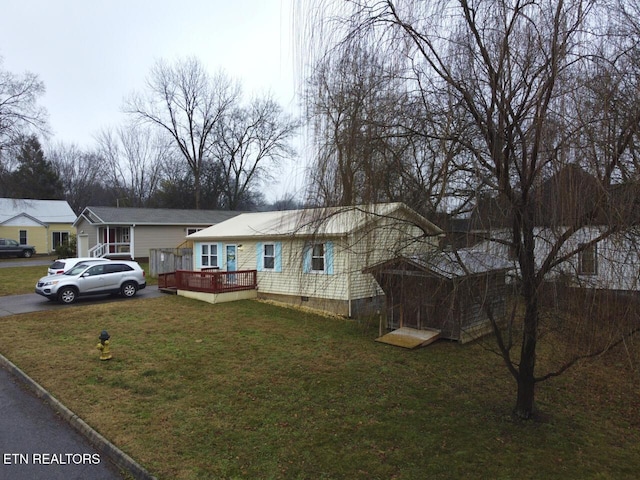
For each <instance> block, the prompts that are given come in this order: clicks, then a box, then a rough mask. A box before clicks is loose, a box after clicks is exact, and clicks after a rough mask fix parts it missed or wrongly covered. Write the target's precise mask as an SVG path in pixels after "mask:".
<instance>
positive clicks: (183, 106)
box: [125, 58, 240, 208]
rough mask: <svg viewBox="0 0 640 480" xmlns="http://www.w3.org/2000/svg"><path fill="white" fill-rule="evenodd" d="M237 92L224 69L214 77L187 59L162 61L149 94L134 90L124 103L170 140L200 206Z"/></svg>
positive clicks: (196, 205)
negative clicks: (218, 132)
mask: <svg viewBox="0 0 640 480" xmlns="http://www.w3.org/2000/svg"><path fill="white" fill-rule="evenodd" d="M239 95H240V87H239V85H237V84H236V83H234V82H232V81H231V80H230V79H229V78H228V77H227V76H226V75H225V74H223V73H221V72H220V73H218V74H216V75H215V76H211V75H209V74H208V73H207V72H206V71H205V69H204V67H203V65H202V64H201V63H200V62H199V61H198V60H197V59H195V58H189V59H186V60H180V61H178V62H176V63H175V64H174V65H168V64H166V63H165V62H162V61H160V62H158V63H157V64H156V65H155V67H154V68H153V69H152V71H151V74H150V76H149V78H148V81H147V92H146V94H144V95H142V94H137V95H133V96H132V97H131V98H130V99H129V100H128V101H127V103H126V106H125V111H126V112H127V113H129V114H131V115H133V117H134V118H136V119H137V120H139V121H142V122H145V123H148V124H151V125H155V126H156V127H159V128H160V129H161V130H162V131H163V132H164V133H166V134H167V135H169V137H170V138H171V139H172V141H173V143H174V145H175V148H176V150H177V151H179V152H180V154H181V156H182V158H183V159H184V161H185V162H186V164H187V165H188V166H189V169H190V171H191V173H192V175H193V180H194V197H195V199H194V203H195V207H196V208H201V201H200V200H201V199H200V197H201V191H202V172H203V169H204V164H205V162H206V160H207V157H208V151H209V148H210V146H211V142H212V137H213V135H214V131H215V129H216V127H217V126H218V125H219V123H220V122H221V121H222V119H223V117H224V115H225V114H226V113H227V112H228V111H229V110H230V109H231V108H232V107H233V106H234V105H235V104H236V102H237V100H238V98H239Z"/></svg>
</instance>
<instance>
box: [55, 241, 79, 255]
mask: <svg viewBox="0 0 640 480" xmlns="http://www.w3.org/2000/svg"><path fill="white" fill-rule="evenodd" d="M77 247H78V240H77V238H76V236H75V235H70V236H69V242H67V243H63V244H60V245H58V246H57V247H56V255H57V256H58V258H70V257H75V256H76V251H77Z"/></svg>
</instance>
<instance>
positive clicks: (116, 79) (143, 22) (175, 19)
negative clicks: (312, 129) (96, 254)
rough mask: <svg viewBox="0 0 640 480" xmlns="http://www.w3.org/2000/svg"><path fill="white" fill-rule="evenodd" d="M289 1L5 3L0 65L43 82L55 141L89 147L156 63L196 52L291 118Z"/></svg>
mask: <svg viewBox="0 0 640 480" xmlns="http://www.w3.org/2000/svg"><path fill="white" fill-rule="evenodd" d="M292 1H294V0H181V1H180V2H175V1H168V0H109V1H96V2H94V1H88V0H55V1H54V0H23V1H6V2H3V5H2V12H1V15H0V56H1V57H3V59H4V69H6V70H8V71H10V72H12V73H14V74H20V73H24V72H25V71H29V72H32V73H35V74H37V75H38V76H39V77H40V79H41V80H42V81H43V82H44V84H45V87H46V94H45V96H44V97H43V99H42V100H41V104H42V105H43V106H44V107H46V109H47V110H48V112H49V121H50V125H51V129H52V131H53V134H54V136H53V138H52V141H53V142H57V141H63V142H65V143H75V144H77V145H78V146H80V147H91V146H92V145H93V135H95V134H96V133H97V132H98V131H99V130H101V129H102V128H105V127H109V126H116V125H118V124H120V123H122V121H123V120H124V118H125V117H124V115H123V114H122V113H121V112H120V110H121V107H122V103H123V99H124V98H125V97H126V96H127V95H129V94H130V93H131V92H133V91H140V90H143V89H144V82H145V79H146V77H147V76H148V74H149V71H150V69H151V67H152V66H153V64H154V63H155V62H156V60H158V59H163V60H167V61H169V62H172V61H174V60H175V59H177V58H182V57H187V56H195V57H197V58H198V59H199V60H200V61H201V62H202V63H203V64H204V65H205V66H206V67H207V69H208V70H209V72H210V73H215V72H216V71H217V70H219V69H223V70H224V71H225V72H226V73H227V74H229V75H230V76H231V77H233V78H237V79H239V80H240V81H241V82H242V84H243V85H244V91H245V97H246V98H249V97H250V96H251V94H253V93H255V94H264V93H268V92H269V93H272V94H273V95H274V96H275V98H276V99H278V100H279V101H280V103H281V105H282V106H283V107H285V108H287V109H289V110H290V111H291V112H292V113H294V112H296V111H297V108H296V105H297V101H296V99H295V97H294V85H295V83H296V81H297V79H295V78H294V74H293V71H294V68H293V55H292V52H293V47H292V44H291V41H292V36H291V33H290V32H291V30H292V19H291V3H292Z"/></svg>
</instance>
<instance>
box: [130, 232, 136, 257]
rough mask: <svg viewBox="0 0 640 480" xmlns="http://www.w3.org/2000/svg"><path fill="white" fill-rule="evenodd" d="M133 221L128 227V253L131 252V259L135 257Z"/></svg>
mask: <svg viewBox="0 0 640 480" xmlns="http://www.w3.org/2000/svg"><path fill="white" fill-rule="evenodd" d="M135 231H136V225H135V223H134V224H133V225H131V226H130V227H129V253H130V254H131V260H135V259H136V242H135V233H134V232H135Z"/></svg>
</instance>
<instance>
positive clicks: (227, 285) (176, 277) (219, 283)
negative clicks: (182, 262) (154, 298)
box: [158, 270, 257, 293]
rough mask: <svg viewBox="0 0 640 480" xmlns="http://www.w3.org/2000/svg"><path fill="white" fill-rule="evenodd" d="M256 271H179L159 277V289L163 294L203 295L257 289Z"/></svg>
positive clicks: (162, 274)
mask: <svg viewBox="0 0 640 480" xmlns="http://www.w3.org/2000/svg"><path fill="white" fill-rule="evenodd" d="M256 273H257V272H256V270H240V271H237V272H223V271H220V270H214V271H192V270H177V271H175V272H169V273H161V274H159V275H158V289H159V290H160V291H163V292H168V293H171V292H174V291H178V290H186V291H191V292H203V293H228V292H239V291H242V290H255V289H256V288H257V278H256Z"/></svg>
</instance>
